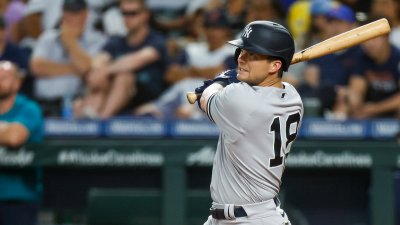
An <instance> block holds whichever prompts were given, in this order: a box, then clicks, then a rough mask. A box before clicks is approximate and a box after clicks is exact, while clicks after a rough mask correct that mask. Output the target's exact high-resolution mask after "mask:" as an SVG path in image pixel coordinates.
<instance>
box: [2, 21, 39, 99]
mask: <svg viewBox="0 0 400 225" xmlns="http://www.w3.org/2000/svg"><path fill="white" fill-rule="evenodd" d="M1 60H8V61H11V62H13V63H15V64H17V66H18V67H19V68H21V70H22V71H23V73H26V72H28V60H29V57H28V54H25V52H24V51H23V49H22V48H20V47H19V46H18V45H16V44H14V43H12V42H10V41H9V40H7V36H6V30H5V23H4V20H3V18H2V17H1V16H0V61H1ZM20 91H21V92H22V93H23V94H25V95H27V96H32V83H31V79H30V78H28V79H24V81H23V84H22V88H21V90H20Z"/></svg>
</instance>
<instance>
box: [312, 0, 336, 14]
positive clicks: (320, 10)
mask: <svg viewBox="0 0 400 225" xmlns="http://www.w3.org/2000/svg"><path fill="white" fill-rule="evenodd" d="M332 4H333V2H332V1H330V0H312V1H311V6H310V12H311V15H325V14H326V13H328V12H329V11H330V9H331V7H332Z"/></svg>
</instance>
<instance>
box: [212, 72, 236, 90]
mask: <svg viewBox="0 0 400 225" xmlns="http://www.w3.org/2000/svg"><path fill="white" fill-rule="evenodd" d="M214 82H218V83H220V84H221V85H222V86H224V87H226V86H227V85H229V84H232V83H239V82H240V81H239V80H238V79H237V71H236V70H226V71H224V72H222V73H220V74H219V75H218V76H217V77H215V79H214Z"/></svg>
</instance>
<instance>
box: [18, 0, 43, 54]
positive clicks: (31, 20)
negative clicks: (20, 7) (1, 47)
mask: <svg viewBox="0 0 400 225" xmlns="http://www.w3.org/2000/svg"><path fill="white" fill-rule="evenodd" d="M46 7H47V5H46V2H43V1H29V2H28V3H27V4H26V6H25V8H24V16H23V18H22V19H21V20H20V21H19V22H18V23H17V24H16V27H15V29H14V30H13V32H12V34H11V39H12V40H13V41H14V42H15V43H18V45H19V46H20V47H21V48H22V49H23V50H25V52H26V54H28V56H30V54H31V52H32V50H33V48H34V47H35V44H36V42H37V40H38V38H39V36H40V34H41V33H42V32H43V30H44V29H43V25H42V19H43V12H44V11H45V9H46Z"/></svg>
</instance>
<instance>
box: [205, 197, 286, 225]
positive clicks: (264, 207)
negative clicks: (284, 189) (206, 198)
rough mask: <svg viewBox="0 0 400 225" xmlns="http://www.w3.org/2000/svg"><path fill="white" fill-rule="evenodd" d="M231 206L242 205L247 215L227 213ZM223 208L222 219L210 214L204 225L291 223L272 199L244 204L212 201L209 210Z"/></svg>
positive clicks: (277, 224)
mask: <svg viewBox="0 0 400 225" xmlns="http://www.w3.org/2000/svg"><path fill="white" fill-rule="evenodd" d="M233 207H242V208H243V209H244V211H245V213H246V214H247V216H241V217H235V215H232V214H234V213H229V212H232V211H234V210H230V209H232V208H233ZM213 209H219V210H223V212H224V214H225V218H224V219H215V218H213V216H212V215H210V216H209V217H208V220H207V221H206V222H205V223H204V225H229V224H235V225H291V223H290V221H289V219H288V217H287V215H286V213H285V212H284V211H283V210H282V209H281V208H280V207H279V203H275V201H274V199H271V200H268V201H264V202H259V203H254V204H246V205H235V206H234V205H232V204H218V203H215V202H213V204H212V207H211V210H213Z"/></svg>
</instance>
